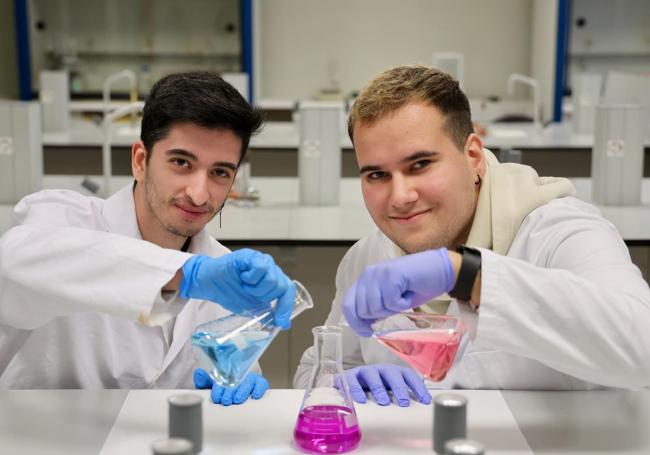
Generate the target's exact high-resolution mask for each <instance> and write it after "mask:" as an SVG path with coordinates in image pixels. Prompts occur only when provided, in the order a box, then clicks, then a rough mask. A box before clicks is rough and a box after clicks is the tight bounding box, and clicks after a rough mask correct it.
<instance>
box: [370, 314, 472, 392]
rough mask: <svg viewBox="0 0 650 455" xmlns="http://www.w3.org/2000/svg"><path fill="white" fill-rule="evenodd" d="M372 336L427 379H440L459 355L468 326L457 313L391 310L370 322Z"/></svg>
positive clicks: (464, 341) (461, 351) (460, 354)
mask: <svg viewBox="0 0 650 455" xmlns="http://www.w3.org/2000/svg"><path fill="white" fill-rule="evenodd" d="M372 330H373V337H375V338H377V340H378V341H379V342H380V343H382V344H383V345H385V346H387V347H388V348H390V350H391V351H393V352H394V353H395V354H397V355H398V356H399V357H400V358H401V359H402V360H404V361H405V362H406V363H408V364H409V365H410V366H412V367H413V368H414V369H416V370H417V371H419V372H420V373H422V375H423V376H424V378H425V379H427V380H430V381H435V382H437V381H442V380H443V379H444V378H445V377H446V376H447V373H448V372H449V370H450V369H451V367H452V366H453V365H454V364H455V363H457V362H458V361H459V360H460V357H462V354H463V350H464V347H465V346H466V344H467V343H466V336H467V330H466V328H465V325H464V324H463V322H462V321H461V319H460V318H458V317H456V316H449V315H442V314H432V313H424V312H413V311H408V312H403V313H397V314H394V315H392V316H390V317H388V318H386V319H382V320H380V321H377V322H375V323H374V324H373V325H372Z"/></svg>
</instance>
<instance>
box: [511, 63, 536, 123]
mask: <svg viewBox="0 0 650 455" xmlns="http://www.w3.org/2000/svg"><path fill="white" fill-rule="evenodd" d="M515 82H520V83H522V84H525V85H528V86H530V88H531V90H532V92H533V126H535V127H536V128H539V127H540V126H541V123H542V122H541V120H540V107H541V106H540V100H539V82H537V79H533V78H532V77H529V76H525V75H523V74H519V73H513V74H511V75H510V76H508V95H512V92H513V90H514V85H515Z"/></svg>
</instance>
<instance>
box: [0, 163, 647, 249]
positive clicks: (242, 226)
mask: <svg viewBox="0 0 650 455" xmlns="http://www.w3.org/2000/svg"><path fill="white" fill-rule="evenodd" d="M94 179H95V180H96V181H97V182H101V178H100V177H99V176H96V177H94ZM82 180H83V177H82V176H56V175H46V176H45V177H44V179H43V181H44V187H45V188H67V189H74V190H76V191H80V192H82V193H85V194H90V193H89V192H88V191H86V190H85V189H83V188H82V187H81V182H82ZM570 180H571V182H572V183H573V184H574V185H575V187H576V192H577V196H578V197H579V198H581V199H583V200H585V201H588V202H590V201H591V179H588V178H574V179H570ZM129 182H132V178H130V177H126V176H123V177H114V178H113V184H112V187H113V188H114V189H115V190H117V189H119V188H121V187H122V186H124V185H127V184H129ZM251 184H252V186H253V187H255V188H257V189H258V190H259V191H260V195H261V201H260V206H259V207H253V208H243V207H237V206H234V205H232V204H228V205H226V207H225V208H224V211H223V217H222V223H221V227H219V217H216V218H215V219H213V220H212V221H211V222H210V223H209V224H208V230H209V232H210V234H211V235H212V236H213V237H215V238H217V239H218V240H220V241H226V242H227V241H236V242H241V241H244V242H248V241H253V242H255V241H264V242H267V241H268V242H275V241H279V242H296V243H301V242H325V243H326V242H333V243H341V242H345V243H352V242H355V241H357V240H359V239H360V238H361V237H363V236H364V235H366V234H367V233H368V232H370V230H371V229H372V228H373V226H374V223H373V221H372V219H371V218H370V215H369V214H368V212H367V210H366V208H365V206H364V204H363V198H362V195H361V184H360V180H359V179H358V178H343V179H341V182H340V185H341V189H340V195H341V202H340V204H339V205H337V206H322V207H321V206H301V205H300V204H299V182H298V179H296V178H287V177H254V178H252V179H251ZM598 207H599V209H600V210H601V212H602V213H603V216H604V217H605V218H606V219H608V220H609V221H611V222H612V223H613V224H614V225H615V226H616V228H617V229H618V230H619V232H620V234H621V236H622V237H623V239H624V240H626V241H628V242H633V243H648V244H650V230H649V229H648V226H650V179H644V180H643V184H642V205H639V206H624V207H615V206H600V205H599V206H598ZM11 212H12V207H11V206H9V205H0V232H4V230H5V229H7V227H8V226H9V225H10V223H11Z"/></svg>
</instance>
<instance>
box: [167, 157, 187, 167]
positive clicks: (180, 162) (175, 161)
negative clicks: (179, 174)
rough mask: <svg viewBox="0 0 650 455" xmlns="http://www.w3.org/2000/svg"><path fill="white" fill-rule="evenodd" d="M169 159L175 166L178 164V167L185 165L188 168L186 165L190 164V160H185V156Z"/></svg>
mask: <svg viewBox="0 0 650 455" xmlns="http://www.w3.org/2000/svg"><path fill="white" fill-rule="evenodd" d="M169 161H170V162H171V163H173V164H174V165H175V166H178V167H185V168H186V167H189V166H190V163H189V161H187V160H185V159H183V158H172V159H171V160H169Z"/></svg>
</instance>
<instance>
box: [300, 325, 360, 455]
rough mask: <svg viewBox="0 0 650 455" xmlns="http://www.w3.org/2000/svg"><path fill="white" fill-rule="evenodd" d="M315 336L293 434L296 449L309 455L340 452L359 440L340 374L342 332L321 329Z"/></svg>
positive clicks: (352, 410)
mask: <svg viewBox="0 0 650 455" xmlns="http://www.w3.org/2000/svg"><path fill="white" fill-rule="evenodd" d="M312 332H313V334H314V348H313V349H314V367H313V369H312V372H311V376H310V379H309V387H308V388H307V390H305V396H304V398H303V401H302V405H301V407H300V412H299V414H298V419H297V421H296V426H295V429H294V432H293V438H294V442H295V444H296V447H297V448H298V449H300V450H302V451H305V452H308V453H343V452H349V451H350V450H353V449H355V448H356V447H357V446H358V445H359V442H360V441H361V430H360V429H359V422H358V420H357V413H356V411H355V410H354V404H353V403H352V399H351V397H350V391H349V389H348V384H347V381H346V379H345V376H344V374H343V364H342V347H341V343H342V341H341V333H342V330H341V328H340V327H337V326H320V327H315V328H314V329H313V330H312Z"/></svg>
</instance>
